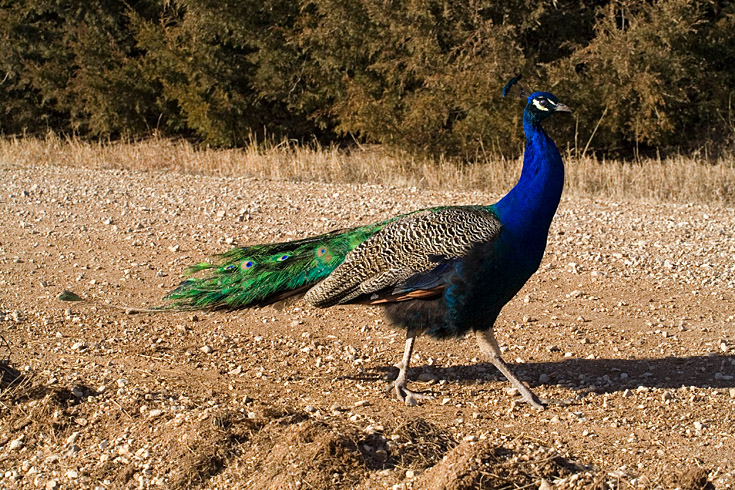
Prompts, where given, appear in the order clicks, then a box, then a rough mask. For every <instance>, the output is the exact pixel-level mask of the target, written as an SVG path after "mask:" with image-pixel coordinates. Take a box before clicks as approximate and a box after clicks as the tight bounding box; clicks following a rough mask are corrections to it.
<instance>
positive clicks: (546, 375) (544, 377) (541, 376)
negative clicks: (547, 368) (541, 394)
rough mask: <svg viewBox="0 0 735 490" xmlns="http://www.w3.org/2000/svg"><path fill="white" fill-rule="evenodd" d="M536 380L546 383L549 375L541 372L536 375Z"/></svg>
mask: <svg viewBox="0 0 735 490" xmlns="http://www.w3.org/2000/svg"><path fill="white" fill-rule="evenodd" d="M538 382H539V383H541V384H546V383H548V382H549V375H548V374H546V373H541V374H540V375H539V377H538Z"/></svg>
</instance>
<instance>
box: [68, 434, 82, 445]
mask: <svg viewBox="0 0 735 490" xmlns="http://www.w3.org/2000/svg"><path fill="white" fill-rule="evenodd" d="M77 439H79V432H72V434H71V435H70V436H69V437H67V438H66V443H67V444H74V443H75V442H77Z"/></svg>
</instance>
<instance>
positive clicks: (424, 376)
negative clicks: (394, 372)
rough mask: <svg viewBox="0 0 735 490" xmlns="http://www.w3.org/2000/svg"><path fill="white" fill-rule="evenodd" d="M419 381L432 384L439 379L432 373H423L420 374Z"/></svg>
mask: <svg viewBox="0 0 735 490" xmlns="http://www.w3.org/2000/svg"><path fill="white" fill-rule="evenodd" d="M417 379H418V381H420V382H422V383H432V382H434V381H436V379H437V378H436V376H434V375H433V374H431V373H421V374H419V376H418V378H417Z"/></svg>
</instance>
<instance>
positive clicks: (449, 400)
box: [442, 398, 452, 405]
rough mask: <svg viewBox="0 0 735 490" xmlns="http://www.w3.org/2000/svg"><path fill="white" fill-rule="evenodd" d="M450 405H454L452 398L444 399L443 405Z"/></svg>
mask: <svg viewBox="0 0 735 490" xmlns="http://www.w3.org/2000/svg"><path fill="white" fill-rule="evenodd" d="M450 403H452V399H451V398H444V399H443V400H442V405H449V404H450Z"/></svg>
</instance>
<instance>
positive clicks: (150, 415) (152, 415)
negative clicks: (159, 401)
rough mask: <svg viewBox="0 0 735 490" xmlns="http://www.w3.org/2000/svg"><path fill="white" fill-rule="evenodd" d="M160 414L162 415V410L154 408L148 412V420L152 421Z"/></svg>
mask: <svg viewBox="0 0 735 490" xmlns="http://www.w3.org/2000/svg"><path fill="white" fill-rule="evenodd" d="M161 414H163V410H161V409H160V408H154V409H153V410H151V411H150V412H148V418H149V419H154V418H156V417H160V416H161Z"/></svg>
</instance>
